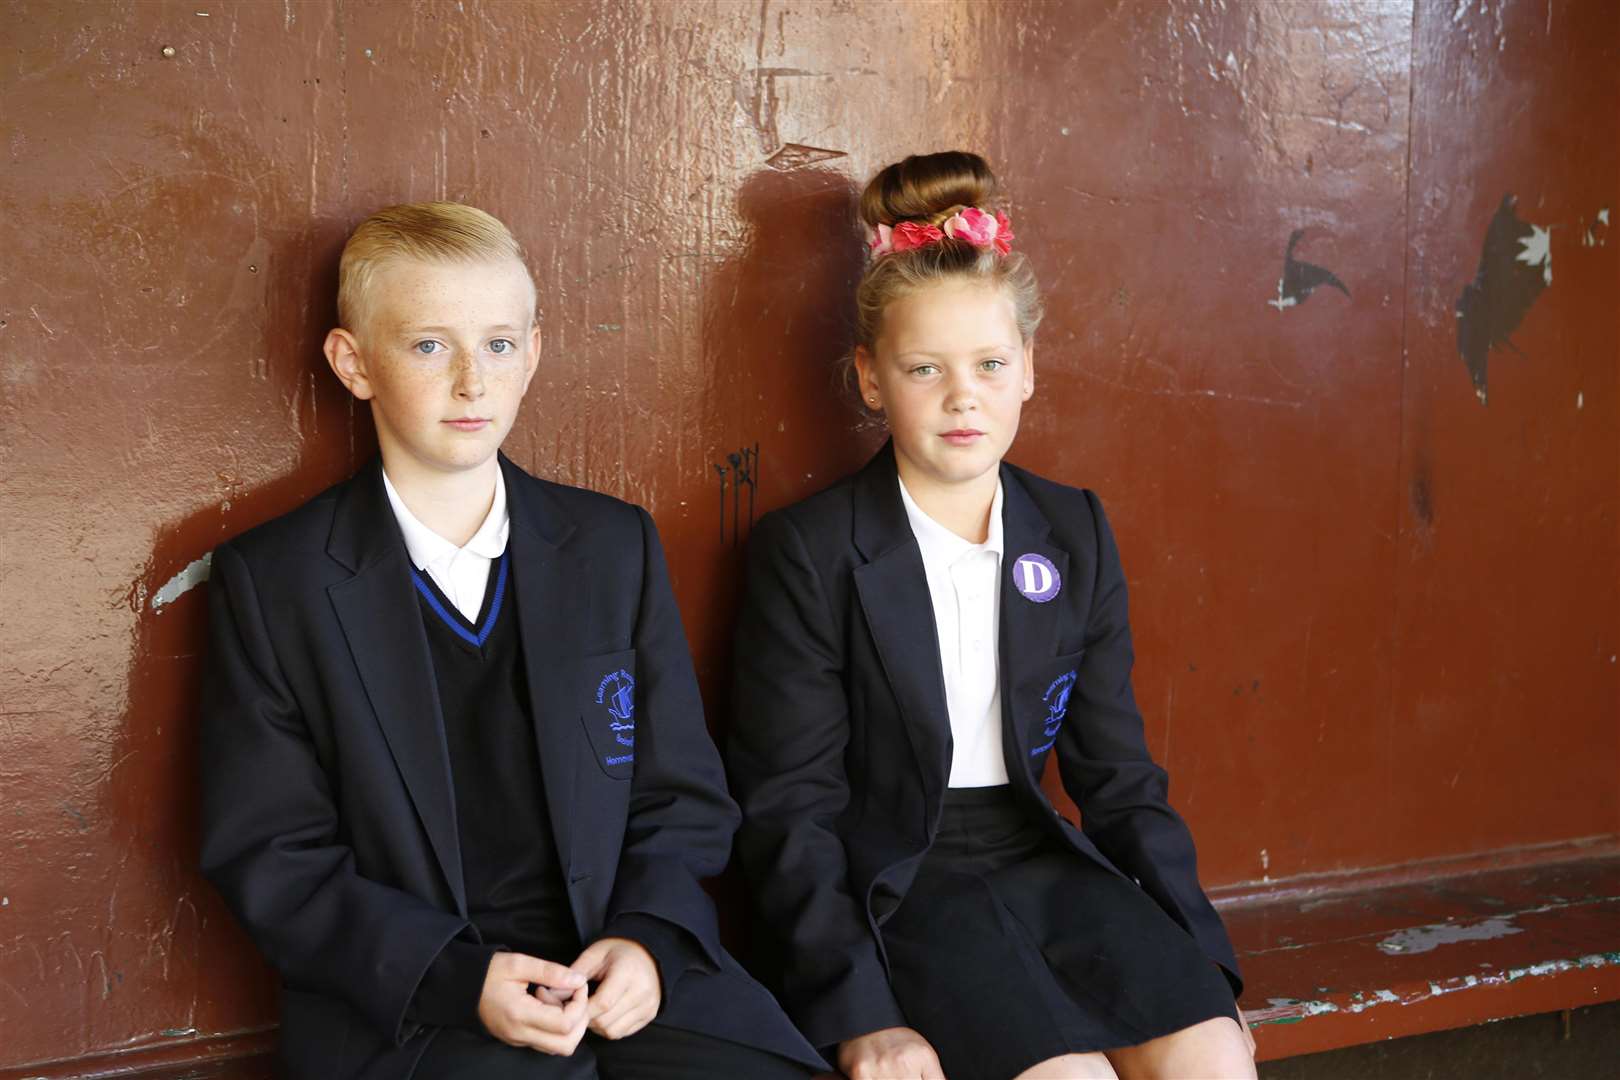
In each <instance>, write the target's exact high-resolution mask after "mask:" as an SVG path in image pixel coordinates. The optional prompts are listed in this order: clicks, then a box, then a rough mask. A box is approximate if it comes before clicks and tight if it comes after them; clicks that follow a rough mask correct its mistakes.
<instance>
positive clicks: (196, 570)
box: [152, 551, 214, 611]
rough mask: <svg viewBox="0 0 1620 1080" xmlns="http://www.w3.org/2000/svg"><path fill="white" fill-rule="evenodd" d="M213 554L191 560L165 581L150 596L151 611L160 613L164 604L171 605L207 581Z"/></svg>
mask: <svg viewBox="0 0 1620 1080" xmlns="http://www.w3.org/2000/svg"><path fill="white" fill-rule="evenodd" d="M213 562H214V553H213V552H212V551H210V552H209V553H208V554H207V555H204V556H203V557H202V558H200V559H193V560H192V561H191V562H189V563H187V564H186V568H185V569H184V570H182V571H180V572H179V573H178V574H176V575H174V577H172V578H170V579H169V580H168V581H165V582H164V583H163V585H162V587H161V588H159V589H158V591H157V592H155V593H153V594H152V610H153V611H162V610H163V606H164V605H165V604H172V603H174V602H175V601H176V600H178V599H180V598H181V597H182V596H184V595H185V594H186V593H188V592H190V591H191V590H192V589H195V588H196V587H197V586H198V585H201V584H202V583H203V582H205V581H207V580H208V572H209V569H210V568H211V567H212V566H213Z"/></svg>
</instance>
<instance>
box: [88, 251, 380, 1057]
mask: <svg viewBox="0 0 1620 1080" xmlns="http://www.w3.org/2000/svg"><path fill="white" fill-rule="evenodd" d="M344 232H345V230H344V228H343V227H342V226H341V225H337V224H326V225H318V224H312V225H310V226H307V227H306V228H304V229H303V230H302V231H301V232H300V233H299V234H298V235H296V236H293V237H291V238H289V239H286V240H285V241H284V242H282V243H281V244H279V245H278V246H277V247H276V248H275V249H273V251H272V255H271V258H270V259H269V260H267V262H268V264H269V266H268V269H270V271H271V274H272V276H271V279H270V281H268V282H267V286H268V291H267V294H266V318H265V322H264V329H265V332H266V337H267V340H266V341H265V342H264V345H263V347H264V348H265V349H266V350H267V351H268V358H269V364H268V372H269V380H270V383H271V386H270V388H269V389H268V390H265V389H264V388H262V387H260V388H259V389H257V390H256V391H255V392H252V393H248V392H244V394H243V399H242V404H241V408H242V409H244V410H246V409H251V408H259V407H263V405H264V401H265V399H266V398H268V399H269V400H270V401H272V402H277V403H279V404H281V405H283V406H284V407H285V408H286V409H287V410H288V413H289V424H288V426H287V427H282V428H278V429H276V433H275V435H273V436H272V438H273V439H274V440H275V443H276V445H268V446H262V447H254V446H242V445H235V446H231V447H229V450H231V451H233V452H234V457H233V458H232V460H237V459H241V458H250V457H251V456H252V454H253V453H254V452H255V451H256V450H263V451H280V450H282V449H283V446H284V441H285V439H287V438H296V439H297V440H298V457H297V460H296V463H295V464H294V465H293V467H292V468H291V469H290V471H288V472H287V473H286V474H285V475H283V476H281V477H279V478H277V479H275V480H272V481H271V482H269V483H267V484H264V485H262V486H260V487H257V488H255V489H253V490H251V491H247V490H237V489H236V488H235V487H233V486H232V484H231V480H230V478H228V477H222V479H225V480H226V481H227V483H226V486H227V490H228V491H229V492H230V494H229V496H228V498H227V499H226V500H225V501H224V502H222V503H220V504H217V505H213V506H209V507H207V508H206V509H204V510H201V511H199V512H197V513H195V514H193V515H191V516H190V517H187V518H186V519H184V520H182V521H180V522H177V523H174V524H172V525H170V526H168V527H166V528H164V529H162V530H161V531H160V532H159V533H158V535H157V538H156V541H155V543H154V546H153V550H152V555H151V558H150V560H149V561H148V563H147V570H146V573H145V575H144V577H143V579H142V580H141V581H140V582H139V583H137V584H136V586H135V587H134V588H132V589H131V591H130V604H131V606H132V607H134V608H135V609H136V611H137V613H138V616H139V617H138V620H137V624H136V626H137V629H136V642H135V648H134V650H133V653H132V656H133V659H132V662H131V665H130V669H129V674H128V686H129V692H128V701H129V703H130V704H129V711H128V712H127V714H126V715H125V717H124V718H123V721H122V723H121V725H120V727H119V730H118V735H117V745H116V747H115V750H114V753H113V755H112V757H113V760H114V761H116V762H118V763H119V764H118V765H117V767H116V768H115V769H114V770H113V771H112V772H111V773H110V775H109V776H108V778H107V779H106V781H105V783H104V784H103V785H102V786H101V789H100V792H99V795H100V800H101V812H102V814H103V815H104V817H105V820H106V821H107V822H108V824H109V833H110V836H111V838H112V840H113V842H114V843H115V844H117V845H118V846H119V847H120V848H121V849H122V850H123V851H125V852H127V853H128V857H127V858H126V859H125V860H124V861H123V862H122V863H120V866H119V870H118V872H117V876H116V878H115V880H113V881H112V882H108V883H106V886H107V887H109V888H111V889H114V890H116V891H117V893H118V894H120V895H122V896H123V897H125V900H124V901H123V902H122V903H121V904H120V906H119V908H118V914H117V919H118V924H117V925H115V926H113V927H110V928H109V930H110V931H111V932H113V933H114V934H116V935H119V936H122V937H125V938H126V939H127V938H128V937H129V936H130V935H132V934H135V933H139V934H140V935H141V938H142V940H143V941H144V939H145V936H146V932H147V929H148V927H149V926H150V925H152V924H153V923H156V924H157V925H160V926H166V927H167V928H168V929H167V931H166V933H167V935H168V937H169V941H168V943H167V946H168V947H167V950H166V955H165V957H164V960H163V963H162V969H161V971H148V972H147V973H146V974H147V977H148V978H159V977H160V978H161V979H162V980H163V982H164V995H163V996H164V1000H165V1001H166V1002H168V1003H170V1006H171V1009H172V1003H173V1002H174V1001H175V999H176V998H177V997H181V996H182V995H181V994H180V993H179V991H180V988H181V987H185V994H184V995H183V996H184V998H186V999H189V1000H190V1001H191V1002H192V1008H191V1014H190V1015H189V1016H187V1017H185V1018H183V1022H181V1021H182V1018H180V1017H175V1016H173V1015H172V1014H171V1013H165V1015H164V1018H163V1023H164V1025H165V1030H164V1031H163V1032H162V1033H163V1034H164V1035H165V1036H168V1037H169V1039H168V1040H165V1041H170V1040H174V1041H178V1040H182V1039H184V1038H186V1037H190V1036H193V1035H196V1036H204V1035H208V1034H214V1033H218V1032H219V1030H220V1028H221V1026H222V1025H223V1026H228V1027H229V1028H230V1029H231V1030H241V1028H242V1026H243V1024H242V1021H243V1019H244V1018H246V1017H255V1018H262V1020H263V1022H264V1024H265V1025H269V1024H272V1023H274V1022H275V1020H276V1016H277V1009H276V1003H275V995H274V987H275V980H274V977H273V975H271V973H270V972H269V970H268V968H267V967H266V965H265V964H264V963H263V961H262V960H261V959H260V957H259V955H258V952H257V950H256V949H255V948H254V947H253V945H252V944H251V943H250V942H249V941H248V939H247V936H246V934H245V933H244V932H243V931H242V930H241V929H240V927H239V926H238V925H237V923H236V920H235V918H234V917H233V916H231V915H230V913H229V912H228V910H227V909H226V907H225V905H224V903H223V901H222V900H221V899H220V897H219V895H218V894H217V893H216V892H215V891H214V889H213V887H212V886H211V885H209V884H208V883H207V882H206V881H204V880H203V879H202V877H201V876H200V875H199V873H198V871H197V850H198V817H197V815H198V786H197V775H198V773H197V770H198V761H197V730H196V728H197V704H198V694H199V691H200V687H201V679H202V673H203V665H204V664H205V663H206V660H207V631H208V603H207V586H206V580H207V573H208V563H207V561H205V560H206V559H207V556H209V554H210V553H211V552H212V550H213V548H214V547H215V545H217V544H219V543H221V542H222V541H224V540H227V539H229V538H231V537H233V536H235V535H237V534H238V533H241V532H244V531H246V530H247V529H249V528H252V527H253V526H255V525H257V524H259V523H261V522H264V521H268V520H269V519H271V518H273V517H276V516H277V515H279V514H282V513H285V512H286V511H288V510H291V509H292V508H293V507H295V506H298V505H299V504H300V503H302V502H304V501H306V500H307V499H309V498H310V497H312V496H314V495H316V494H318V493H319V492H320V491H322V490H324V489H325V488H326V487H328V486H330V485H331V484H333V483H335V482H336V481H338V480H340V479H342V478H343V477H345V476H347V475H348V474H349V473H350V472H352V471H353V470H354V469H355V467H356V466H357V464H358V461H357V459H364V458H365V457H366V456H369V454H370V453H371V452H372V450H371V448H372V447H374V446H375V438H374V437H373V433H372V427H371V419H370V414H369V412H367V411H365V410H363V409H358V408H356V407H355V405H356V403H355V402H354V401H353V400H352V399H351V398H350V397H349V395H348V392H347V391H345V390H344V389H343V387H342V385H341V384H339V383H338V381H337V380H336V379H335V378H334V377H333V376H332V375H331V372H330V371H329V369H328V368H327V366H326V363H325V360H324V358H323V357H322V355H321V349H320V345H321V341H322V340H323V338H324V336H325V333H326V330H327V328H328V327H329V326H331V325H333V324H334V322H335V320H336V305H335V299H334V298H335V296H336V291H337V261H338V258H337V257H338V254H339V252H340V251H341V248H342V243H343V239H344ZM312 297H313V298H315V299H313V300H312V299H311V298H312ZM292 414H301V415H299V416H293V415H292ZM300 421H301V422H300ZM246 426H247V425H244V427H246ZM237 430H238V431H240V430H242V429H240V428H239V429H237ZM137 950H138V953H139V955H133V954H135V953H136V952H137ZM117 951H118V952H123V953H126V954H131V955H129V959H130V960H131V961H132V964H131V966H140V965H143V964H147V965H148V966H149V964H148V962H149V960H150V955H151V950H150V949H149V948H146V947H144V946H140V947H138V946H135V945H126V947H125V948H124V949H118V950H117ZM113 966H114V967H115V969H116V968H118V967H120V965H117V964H114V965H113ZM125 974H126V973H125V972H123V971H121V970H120V971H118V972H117V977H118V978H119V979H120V980H122V979H123V977H124V975H125ZM128 974H129V975H130V976H132V977H131V979H130V982H131V983H133V985H126V986H125V987H124V989H126V990H131V991H135V992H136V993H137V994H139V993H140V991H141V987H140V985H139V981H138V980H136V979H134V978H133V976H134V974H135V972H133V971H131V972H128ZM187 983H189V984H190V985H189V986H186V984H187ZM215 1018H217V1022H215Z"/></svg>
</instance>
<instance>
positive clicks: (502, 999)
mask: <svg viewBox="0 0 1620 1080" xmlns="http://www.w3.org/2000/svg"><path fill="white" fill-rule="evenodd" d="M593 982H594V983H596V990H595V991H594V992H593V991H591V989H590V987H589V984H590V983H593ZM531 987H533V990H532V992H531V990H530V988H531ZM661 1000H662V992H661V990H660V987H659V981H658V965H657V964H656V963H654V962H653V958H652V954H651V953H649V952H648V951H647V950H646V949H645V948H644V947H643V946H641V945H640V944H638V943H637V942H634V941H631V940H629V939H628V938H615V937H605V938H601V939H599V940H597V941H596V942H594V943H593V944H592V945H591V946H590V947H589V948H587V949H586V950H585V951H584V952H582V953H580V954H579V959H577V960H575V961H574V962H573V964H572V965H569V966H566V967H565V966H564V965H562V964H558V963H554V962H553V961H550V960H542V959H540V958H539V957H536V956H527V955H525V954H523V953H515V952H501V953H496V954H495V955H494V957H493V958H491V960H490V962H489V973H488V974H487V975H485V976H484V991H483V994H482V995H481V996H480V997H479V999H478V1019H479V1020H480V1021H482V1022H483V1025H484V1027H485V1028H487V1029H488V1030H489V1033H490V1034H491V1035H493V1036H495V1038H497V1039H499V1040H501V1041H502V1042H504V1043H507V1044H508V1045H511V1046H527V1047H529V1048H531V1049H534V1050H539V1051H541V1052H543V1053H547V1054H557V1055H560V1056H567V1055H569V1054H572V1053H573V1052H574V1049H575V1048H576V1047H577V1046H579V1041H580V1040H581V1039H582V1038H584V1037H585V1032H586V1031H587V1030H590V1031H594V1032H595V1033H596V1034H598V1035H600V1036H601V1037H602V1038H604V1039H622V1038H624V1037H625V1036H627V1035H634V1034H635V1033H636V1032H638V1031H640V1030H641V1029H642V1028H644V1027H646V1026H647V1023H648V1022H649V1021H651V1020H652V1018H653V1017H654V1016H656V1015H658V1006H659V1003H660V1001H661Z"/></svg>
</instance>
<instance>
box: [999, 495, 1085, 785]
mask: <svg viewBox="0 0 1620 1080" xmlns="http://www.w3.org/2000/svg"><path fill="white" fill-rule="evenodd" d="M1001 490H1002V505H1001V521H1002V536H1003V538H1004V546H1005V549H1006V550H1005V554H1004V555H1003V556H1002V565H1001V635H1000V636H1001V641H1000V649H1001V687H1002V692H1001V723H1002V736H1003V738H1002V745H1003V746H1004V747H1005V748H1006V752H1007V753H1008V754H1009V756H1010V757H1011V758H1012V759H1013V760H1016V761H1019V762H1023V763H1024V764H1023V766H1022V768H1021V769H1017V767H1015V766H1014V764H1013V760H1009V761H1008V762H1007V771H1008V773H1009V774H1010V775H1016V771H1015V769H1017V771H1024V772H1027V771H1028V761H1029V757H1030V755H1031V753H1032V752H1033V751H1035V750H1036V749H1037V748H1039V747H1041V746H1042V745H1043V744H1044V743H1045V741H1046V740H1044V739H1043V740H1041V742H1034V741H1032V738H1031V736H1032V734H1033V732H1034V730H1039V729H1038V726H1037V725H1036V720H1038V719H1039V717H1038V716H1036V715H1035V714H1034V713H1033V712H1031V711H1030V706H1031V703H1032V702H1034V701H1038V700H1040V696H1041V692H1042V690H1044V689H1045V688H1044V687H1036V686H1033V685H1032V684H1033V683H1034V682H1038V681H1039V680H1040V678H1042V677H1043V676H1046V675H1048V674H1049V673H1050V669H1051V666H1052V665H1051V660H1052V658H1053V657H1054V656H1056V655H1057V647H1058V629H1059V620H1060V616H1061V614H1062V610H1063V607H1064V605H1063V604H1060V603H1057V602H1056V600H1057V596H1058V594H1059V592H1060V591H1061V590H1062V589H1065V588H1072V587H1073V584H1072V583H1071V582H1070V581H1069V580H1068V572H1069V553H1068V552H1067V551H1065V550H1064V549H1063V548H1060V547H1058V546H1057V545H1056V544H1054V543H1052V538H1051V531H1052V530H1051V526H1050V525H1049V524H1048V523H1047V520H1046V516H1045V515H1044V514H1042V513H1041V511H1040V508H1039V507H1037V506H1036V505H1035V502H1034V500H1033V499H1031V498H1030V497H1029V493H1028V492H1027V491H1025V490H1024V486H1023V484H1021V483H1019V481H1018V478H1017V477H1016V476H1015V475H1014V474H1013V472H1012V470H1011V469H1009V468H1007V467H1006V466H1005V465H1003V466H1002V469H1001ZM1024 560H1027V561H1029V562H1032V563H1033V564H1034V566H1033V567H1031V568H1024V567H1020V566H1019V562H1020V561H1024ZM1042 560H1044V561H1045V562H1046V563H1047V564H1049V566H1041V565H1040V563H1041V561H1042ZM1048 573H1049V574H1051V575H1053V576H1055V579H1056V580H1055V581H1053V582H1050V583H1049V582H1048V581H1047V579H1046V576H1045V575H1046V574H1048ZM1021 583H1022V584H1023V585H1024V586H1025V587H1026V588H1027V587H1029V586H1031V585H1033V586H1036V587H1037V588H1035V589H1032V590H1031V594H1030V596H1026V595H1025V592H1024V589H1023V588H1020V584H1021ZM1047 584H1051V585H1055V586H1056V588H1055V589H1054V590H1052V591H1051V594H1050V595H1049V596H1046V597H1045V600H1044V602H1042V601H1039V600H1036V599H1031V596H1035V597H1040V596H1043V595H1044V594H1043V592H1042V591H1040V589H1039V586H1042V585H1047ZM1026 684H1031V685H1026ZM1032 694H1033V696H1031V695H1032Z"/></svg>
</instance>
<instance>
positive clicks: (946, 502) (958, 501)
mask: <svg viewBox="0 0 1620 1080" xmlns="http://www.w3.org/2000/svg"><path fill="white" fill-rule="evenodd" d="M898 464H899V472H900V479H901V481H902V482H904V484H905V485H906V491H907V493H909V494H910V495H911V499H912V501H913V502H915V503H916V504H917V506H918V508H919V509H921V510H922V512H923V513H925V514H927V515H928V516H929V517H931V518H933V519H934V520H935V521H937V522H939V523H940V524H941V525H943V526H945V527H946V528H947V529H949V530H951V532H953V533H955V534H956V535H957V536H960V537H961V538H962V539H964V540H966V541H967V542H968V543H970V544H982V543H984V542H985V541H986V540H988V539H989V538H990V507H991V506H992V505H994V503H995V501H996V484H997V483H999V482H1000V480H1001V470H1000V469H999V468H996V469H987V470H986V471H985V473H984V475H983V476H976V477H974V478H973V479H972V480H964V481H962V482H961V483H959V484H940V483H936V482H933V481H932V480H930V479H929V478H928V477H926V476H924V475H919V474H917V472H916V471H915V470H911V469H908V468H906V465H905V462H904V461H903V460H902V461H900V462H899V463H898Z"/></svg>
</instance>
